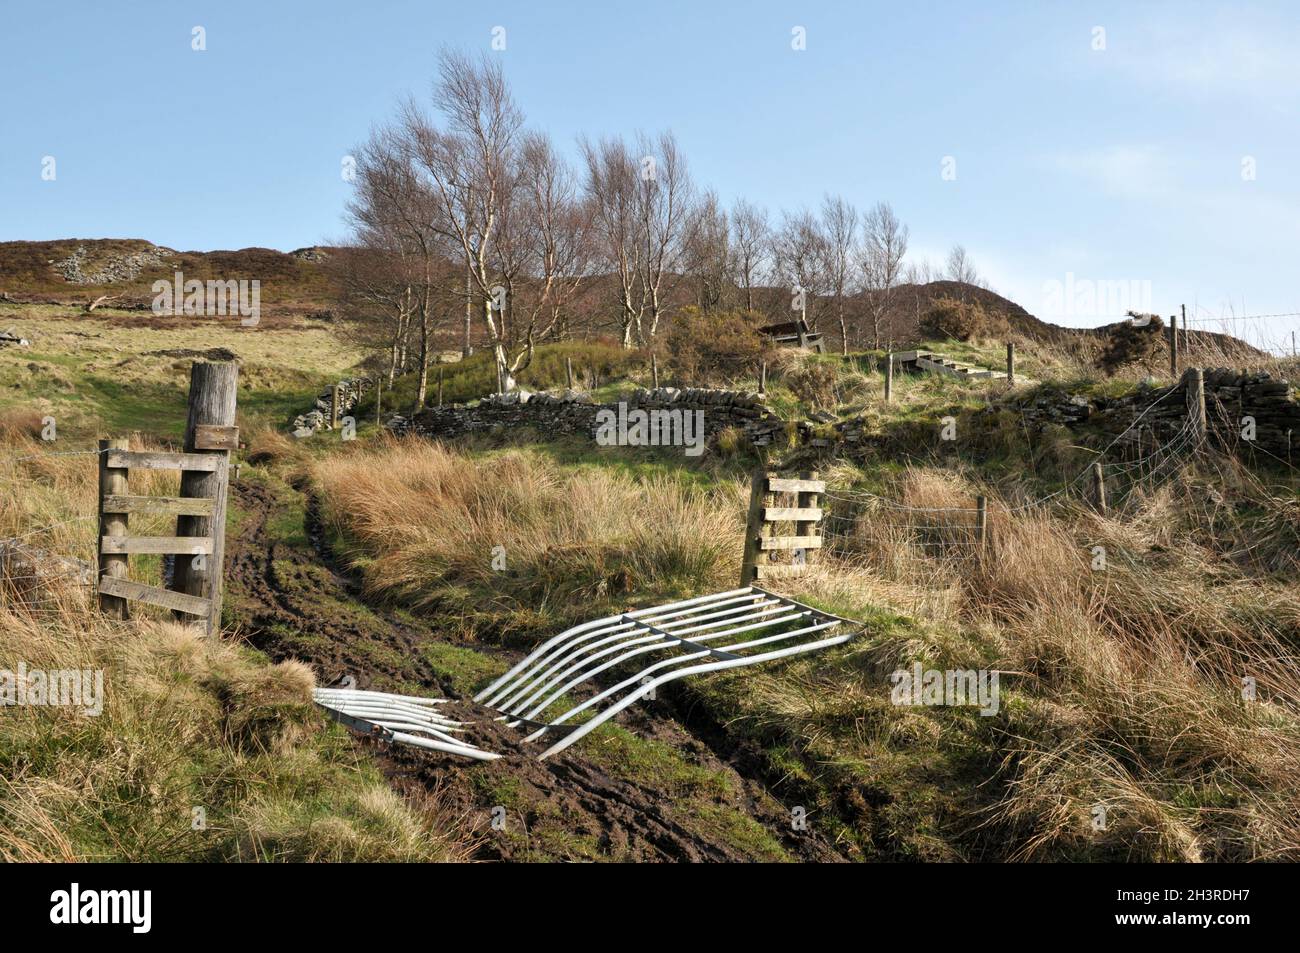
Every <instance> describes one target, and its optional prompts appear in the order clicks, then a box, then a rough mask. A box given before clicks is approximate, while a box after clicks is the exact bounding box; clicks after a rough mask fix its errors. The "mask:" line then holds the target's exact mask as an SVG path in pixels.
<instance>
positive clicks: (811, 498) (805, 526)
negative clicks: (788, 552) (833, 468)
mask: <svg viewBox="0 0 1300 953" xmlns="http://www.w3.org/2000/svg"><path fill="white" fill-rule="evenodd" d="M818 476H819V474H818V472H817V471H816V470H810V471H807V472H805V473H800V474H799V479H801V480H816V479H817V478H818ZM795 499H796V500H797V501H798V502H797V503H795V506H797V507H798V508H799V509H818V508H819V507H820V505H821V494H820V493H815V492H808V491H803V490H801V491H800V492H799V494H798V496H796V497H795ZM818 522H819V521H818V520H798V521H796V522H795V524H794V534H795V536H798V537H800V538H802V537H810V538H811V537H812V536H815V535H816V533H817V523H818ZM792 555H793V557H794V558H795V559H802V560H803V565H807V564H808V563H809V562H811V561H812V560H811V559H810V558H809V557H810V556H811V555H812V554H811V553H810V552H809V550H808V548H807V547H803V548H800V549H796V550H795V551H794V553H793V554H792Z"/></svg>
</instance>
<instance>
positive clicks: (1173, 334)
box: [1169, 314, 1178, 377]
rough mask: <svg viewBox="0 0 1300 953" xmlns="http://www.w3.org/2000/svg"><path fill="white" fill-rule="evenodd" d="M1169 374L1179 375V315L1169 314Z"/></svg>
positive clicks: (1172, 375) (1171, 375)
mask: <svg viewBox="0 0 1300 953" xmlns="http://www.w3.org/2000/svg"><path fill="white" fill-rule="evenodd" d="M1169 376H1170V377H1177V376H1178V315H1176V314H1171V315H1170V316H1169Z"/></svg>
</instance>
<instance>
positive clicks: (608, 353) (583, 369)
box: [357, 341, 649, 420]
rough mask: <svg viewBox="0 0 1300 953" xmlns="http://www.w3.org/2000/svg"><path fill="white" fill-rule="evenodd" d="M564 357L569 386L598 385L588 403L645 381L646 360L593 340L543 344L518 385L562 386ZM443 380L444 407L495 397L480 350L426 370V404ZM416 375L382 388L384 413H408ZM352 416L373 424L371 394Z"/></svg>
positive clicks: (486, 353) (491, 370) (486, 356)
mask: <svg viewBox="0 0 1300 953" xmlns="http://www.w3.org/2000/svg"><path fill="white" fill-rule="evenodd" d="M565 358H568V359H569V360H571V361H572V363H573V373H574V378H575V380H574V387H575V388H576V389H578V390H583V391H587V390H590V384H591V381H592V374H593V372H594V373H595V376H596V380H597V381H598V382H600V386H598V388H597V390H596V391H595V393H594V398H593V399H606V398H607V397H608V396H610V395H613V394H616V393H619V392H621V391H622V390H625V389H627V387H629V386H630V384H629V377H630V376H631V375H634V374H635V375H636V376H637V377H638V378H641V377H645V378H648V377H649V370H648V368H647V366H646V365H647V363H648V358H647V357H646V356H645V354H644V353H642V352H640V351H629V350H624V349H623V348H621V347H617V346H615V345H610V344H602V343H598V342H582V341H569V342H565V343H562V344H543V345H541V346H539V347H538V348H537V349H536V351H535V352H534V354H533V361H532V363H531V364H530V365H529V367H528V368H527V369H526V370H523V371H521V372H519V373H518V374H516V375H515V379H516V381H517V382H518V384H519V386H520V387H522V388H524V389H525V390H530V391H540V390H557V389H563V388H564V386H565V381H566V377H565ZM439 375H441V376H442V399H443V403H444V404H459V403H468V402H470V401H475V400H478V399H480V398H482V397H486V396H487V395H489V394H492V393H495V391H496V389H497V382H496V363H495V360H494V358H493V356H492V352H491V351H490V350H487V349H484V350H481V351H479V352H477V353H475V354H473V355H472V356H470V357H468V358H465V359H463V360H460V361H456V362H454V363H450V364H437V365H433V366H431V367H430V368H429V382H428V393H427V395H426V399H425V403H426V405H427V406H430V407H436V406H437V404H438V378H439ZM418 383H419V381H418V375H417V374H415V373H408V374H404V375H402V376H401V377H399V378H397V380H396V382H395V383H394V386H393V389H392V390H388V389H387V388H386V387H385V389H384V392H383V395H382V398H381V399H382V400H383V407H384V413H385V414H388V413H394V412H396V413H409V412H410V411H411V409H412V407H413V406H414V404H415V396H416V390H417V387H418ZM357 416H358V417H359V418H361V419H363V420H372V419H374V416H375V397H374V394H373V393H371V394H367V395H366V396H365V397H363V398H362V400H361V403H360V405H359V406H358V409H357Z"/></svg>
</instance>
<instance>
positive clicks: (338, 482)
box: [314, 440, 744, 623]
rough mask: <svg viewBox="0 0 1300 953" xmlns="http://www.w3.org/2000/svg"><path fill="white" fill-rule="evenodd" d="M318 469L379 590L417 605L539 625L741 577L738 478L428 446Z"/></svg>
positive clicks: (342, 528)
mask: <svg viewBox="0 0 1300 953" xmlns="http://www.w3.org/2000/svg"><path fill="white" fill-rule="evenodd" d="M314 474H315V477H316V479H317V481H318V483H319V485H320V487H321V493H322V499H323V502H324V504H325V505H324V511H325V514H326V517H327V519H328V520H329V521H330V522H331V524H332V526H333V527H334V529H335V530H336V531H337V532H338V533H340V534H341V535H342V537H343V538H344V544H343V545H344V546H345V548H346V551H347V552H348V554H349V556H350V558H351V559H352V560H353V562H354V563H355V565H356V566H357V567H358V568H359V569H360V570H361V571H362V572H363V574H364V578H365V581H366V585H367V587H368V588H369V590H370V591H371V592H372V593H375V594H376V595H380V596H391V597H398V598H401V599H402V600H404V601H406V602H409V603H411V604H414V605H416V606H421V607H426V606H430V605H434V604H438V605H440V606H441V607H443V608H450V609H462V610H466V611H475V612H477V611H481V610H483V608H484V602H485V601H486V602H488V603H489V604H490V605H491V606H492V607H493V608H495V609H499V610H502V611H504V612H505V613H507V614H508V613H511V612H516V611H522V612H523V613H525V614H526V615H528V616H529V617H530V618H531V621H532V622H533V623H537V621H538V615H537V614H540V615H541V616H542V617H550V618H553V619H554V618H558V619H564V618H569V617H572V616H574V615H584V616H589V615H591V614H593V612H595V611H597V607H599V606H602V605H607V604H612V603H615V602H625V601H628V600H631V599H632V598H636V599H638V600H642V599H648V598H655V597H658V596H664V597H668V596H672V595H675V594H679V593H698V592H705V591H709V590H710V589H711V588H718V587H720V586H723V585H725V584H727V583H729V582H730V581H731V580H734V579H735V578H736V577H737V576H738V575H739V572H740V539H741V536H742V531H743V513H744V501H743V498H742V497H743V490H742V489H741V488H740V486H739V484H738V483H737V484H734V485H733V484H724V485H722V486H720V487H718V488H715V489H709V490H702V489H699V488H698V487H693V486H691V485H689V484H687V483H685V482H683V481H678V480H674V479H673V478H671V477H669V476H664V475H653V476H649V477H647V478H645V479H638V478H637V477H636V476H634V475H632V474H629V473H624V472H619V471H611V470H605V469H598V468H586V467H584V468H572V469H560V468H558V467H556V466H555V464H554V463H553V462H552V461H550V460H549V459H548V458H547V457H545V456H544V455H542V454H538V453H535V452H530V451H527V450H517V449H516V450H507V451H503V452H499V453H494V454H490V455H484V456H476V457H468V456H465V455H462V454H460V453H457V452H454V451H451V450H448V449H446V448H445V447H443V446H442V445H440V444H436V443H428V442H425V441H418V440H411V441H394V440H388V441H384V442H381V443H378V444H376V445H373V446H371V447H368V448H365V449H359V450H358V451H357V452H355V453H348V454H342V455H336V456H334V457H331V458H328V459H325V460H322V461H320V462H318V463H317V464H316V466H315V469H314ZM494 562H495V565H496V566H497V567H501V566H502V565H503V564H504V569H502V568H494Z"/></svg>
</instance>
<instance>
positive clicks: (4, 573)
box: [0, 448, 103, 618]
mask: <svg viewBox="0 0 1300 953" xmlns="http://www.w3.org/2000/svg"><path fill="white" fill-rule="evenodd" d="M102 452H103V451H101V450H100V449H99V448H94V449H89V450H41V451H34V452H29V453H8V454H0V463H22V462H25V461H28V460H34V459H48V458H50V457H76V456H85V457H98V456H99V454H100V453H102ZM98 520H99V514H98V513H97V512H94V513H86V514H83V515H79V516H71V517H68V518H66V519H60V520H55V521H53V522H50V523H45V524H43V525H41V526H36V527H32V528H30V529H25V530H24V531H23V532H21V533H16V534H12V535H0V609H6V610H10V611H19V612H21V613H22V614H23V615H25V616H32V617H36V618H42V617H55V616H58V615H60V614H62V613H65V612H66V611H67V610H68V608H69V605H70V604H71V603H75V602H76V601H77V600H78V599H84V598H85V596H86V595H87V594H88V593H89V591H90V589H91V588H93V586H94V584H95V565H96V563H95V556H96V552H95V547H94V546H93V544H92V545H91V546H88V547H86V551H85V552H80V553H69V552H68V540H67V539H66V538H56V531H57V530H61V529H65V528H67V527H70V526H75V525H81V524H85V523H90V522H98Z"/></svg>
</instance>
